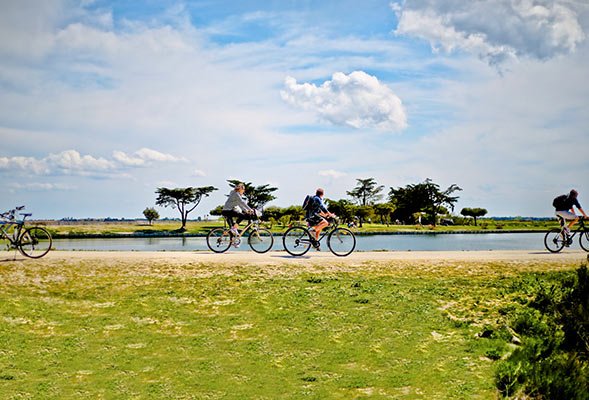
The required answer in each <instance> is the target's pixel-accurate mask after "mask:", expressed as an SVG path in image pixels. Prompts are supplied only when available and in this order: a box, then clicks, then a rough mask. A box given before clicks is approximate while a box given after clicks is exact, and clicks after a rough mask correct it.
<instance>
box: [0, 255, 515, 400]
mask: <svg viewBox="0 0 589 400" xmlns="http://www.w3.org/2000/svg"><path fill="white" fill-rule="evenodd" d="M463 267H464V266H458V267H449V268H448V269H447V270H445V273H442V274H441V273H440V270H439V269H436V270H428V269H427V268H425V269H423V270H418V269H416V268H404V267H403V268H402V269H401V271H399V266H393V265H389V266H387V265H383V266H379V267H378V268H371V267H368V266H367V267H366V268H364V267H360V268H359V269H358V271H357V272H353V273H351V272H337V271H334V272H329V270H321V271H319V272H313V271H308V270H302V271H296V270H295V271H293V270H292V269H293V268H295V267H293V266H283V267H274V271H275V273H268V272H267V271H266V270H265V268H264V266H259V267H258V266H236V267H235V268H234V269H232V270H231V271H230V272H228V270H227V269H226V268H225V269H224V268H221V266H216V265H202V264H188V265H166V264H158V265H144V264H141V265H126V264H121V263H114V264H101V263H97V264H89V263H85V262H83V261H82V262H79V263H71V264H52V263H50V262H47V263H45V264H43V263H29V264H26V265H25V264H21V263H7V262H4V263H3V264H0V398H2V399H20V398H35V399H64V398H75V399H85V398H87V399H96V398H105V399H113V398H120V399H128V398H139V399H153V398H155V399H160V398H161V399H250V398H252V399H253V398H255V399H299V398H309V399H326V398H331V399H354V398H371V399H380V398H382V399H384V398H403V399H424V398H427V399H432V398H443V399H490V398H495V397H496V395H497V394H496V393H497V391H496V389H495V387H494V381H493V373H494V361H493V359H496V358H498V357H499V356H500V355H501V354H502V352H504V351H505V346H504V342H502V341H501V340H497V339H493V338H485V339H483V338H480V337H479V336H481V332H484V330H485V327H486V326H488V325H489V324H495V323H496V321H497V320H498V319H500V318H501V315H502V313H504V308H505V307H506V305H510V304H511V305H515V306H517V305H518V304H520V303H522V302H525V301H526V298H525V295H522V294H520V292H519V290H518V287H517V285H514V280H517V275H515V276H514V275H513V274H514V273H515V274H517V272H514V270H515V269H517V268H516V267H514V266H512V265H488V266H484V267H481V268H479V270H478V271H479V272H478V273H475V274H474V275H472V276H469V277H466V276H465V273H464V272H465V270H464V269H463ZM522 296H523V297H522ZM483 336H484V335H483Z"/></svg>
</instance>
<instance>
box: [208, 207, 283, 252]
mask: <svg viewBox="0 0 589 400" xmlns="http://www.w3.org/2000/svg"><path fill="white" fill-rule="evenodd" d="M261 216H262V212H261V211H259V210H254V215H253V218H248V219H249V221H248V224H247V226H246V227H245V228H243V229H242V230H241V231H239V230H238V231H237V236H236V235H235V234H234V233H233V232H232V231H231V227H229V228H221V227H219V228H214V229H212V230H211V231H210V232H209V233H208V234H207V246H209V249H211V250H212V251H214V252H215V253H224V252H226V251H227V250H229V247H231V245H233V246H234V247H238V246H239V245H240V244H241V237H242V236H243V235H244V234H245V233H246V232H247V231H248V230H251V232H250V233H249V236H248V238H247V242H248V244H249V246H250V248H251V249H252V250H253V251H255V252H256V253H266V252H267V251H269V250H270V249H271V248H272V245H273V244H274V237H273V236H272V233H271V232H270V231H269V230H268V229H266V228H262V227H260V219H259V217H261Z"/></svg>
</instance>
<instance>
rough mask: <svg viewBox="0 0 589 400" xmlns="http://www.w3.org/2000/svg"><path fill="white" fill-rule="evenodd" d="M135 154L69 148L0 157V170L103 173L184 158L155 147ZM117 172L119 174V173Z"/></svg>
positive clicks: (27, 173) (35, 173) (61, 173)
mask: <svg viewBox="0 0 589 400" xmlns="http://www.w3.org/2000/svg"><path fill="white" fill-rule="evenodd" d="M134 154H135V156H132V157H130V156H128V155H127V154H126V153H124V152H122V151H118V150H115V151H113V159H112V160H107V159H106V158H104V157H94V156H92V155H89V154H86V155H81V154H80V153H79V152H78V151H76V150H73V149H70V150H64V151H62V152H60V153H58V154H49V155H48V156H47V157H44V158H35V157H20V156H17V157H0V173H1V172H2V170H6V171H19V172H21V173H24V174H26V175H81V176H107V175H112V174H115V173H117V172H118V171H119V170H120V169H122V168H124V167H144V166H147V165H150V164H151V163H153V162H163V163H166V162H185V161H187V160H186V159H184V158H179V157H174V156H172V155H171V154H164V153H160V152H158V151H156V150H152V149H148V148H142V149H140V150H138V151H136V152H135V153H134ZM119 176H120V175H119Z"/></svg>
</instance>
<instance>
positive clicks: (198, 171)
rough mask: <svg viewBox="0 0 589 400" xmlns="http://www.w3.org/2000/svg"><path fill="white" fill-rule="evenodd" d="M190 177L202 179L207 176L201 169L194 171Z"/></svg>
mask: <svg viewBox="0 0 589 400" xmlns="http://www.w3.org/2000/svg"><path fill="white" fill-rule="evenodd" d="M192 176H200V177H204V176H207V174H206V173H205V172H204V171H203V170H201V169H195V170H194V171H192Z"/></svg>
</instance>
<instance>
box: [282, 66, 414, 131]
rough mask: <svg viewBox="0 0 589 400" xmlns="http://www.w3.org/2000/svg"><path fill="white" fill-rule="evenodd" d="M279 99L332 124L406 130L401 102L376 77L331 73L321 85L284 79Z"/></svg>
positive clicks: (360, 72)
mask: <svg viewBox="0 0 589 400" xmlns="http://www.w3.org/2000/svg"><path fill="white" fill-rule="evenodd" d="M280 94H281V96H282V98H283V99H284V100H285V101H286V102H288V103H289V104H291V105H294V106H297V107H300V108H303V109H305V110H311V111H314V112H315V113H317V115H318V116H319V118H320V119H322V120H325V121H328V122H330V123H332V124H334V125H346V126H349V127H353V128H376V129H380V130H387V131H399V130H402V129H405V128H406V127H407V116H406V114H405V110H404V108H403V104H402V102H401V99H400V98H399V97H397V96H396V95H395V94H394V93H393V91H392V90H391V89H390V88H389V87H388V86H386V85H385V84H383V83H381V82H380V81H379V80H378V79H377V78H376V77H374V76H371V75H368V74H367V73H365V72H363V71H354V72H352V73H350V74H349V75H346V74H344V73H342V72H337V73H335V74H333V76H332V79H331V80H330V81H326V82H324V83H323V84H322V85H321V86H319V87H318V86H316V85H315V84H310V83H303V84H298V83H297V81H296V79H295V78H292V77H287V78H286V80H285V89H284V90H282V91H281V92H280Z"/></svg>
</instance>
